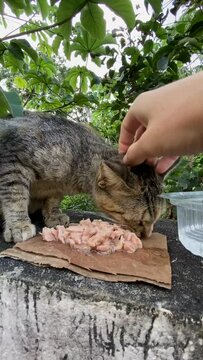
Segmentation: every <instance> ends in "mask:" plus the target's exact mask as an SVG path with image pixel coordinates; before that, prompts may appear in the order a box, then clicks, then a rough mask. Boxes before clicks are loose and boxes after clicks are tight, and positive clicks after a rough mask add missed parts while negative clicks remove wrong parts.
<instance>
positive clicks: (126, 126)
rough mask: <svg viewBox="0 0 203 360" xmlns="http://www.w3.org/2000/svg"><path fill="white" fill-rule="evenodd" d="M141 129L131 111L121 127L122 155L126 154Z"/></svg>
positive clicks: (120, 149)
mask: <svg viewBox="0 0 203 360" xmlns="http://www.w3.org/2000/svg"><path fill="white" fill-rule="evenodd" d="M139 127H140V122H139V121H137V120H136V118H135V116H134V115H133V113H132V110H131V109H130V110H129V111H128V113H127V115H126V117H125V118H124V120H123V122H122V125H121V130H120V138H119V152H120V153H126V151H127V149H128V148H129V146H130V145H131V144H132V143H133V141H134V136H135V134H136V131H137V130H138V128H139Z"/></svg>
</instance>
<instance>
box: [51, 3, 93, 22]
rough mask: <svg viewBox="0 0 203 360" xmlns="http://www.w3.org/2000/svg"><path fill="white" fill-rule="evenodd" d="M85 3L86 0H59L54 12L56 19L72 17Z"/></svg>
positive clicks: (61, 19)
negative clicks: (56, 9)
mask: <svg viewBox="0 0 203 360" xmlns="http://www.w3.org/2000/svg"><path fill="white" fill-rule="evenodd" d="M85 3H86V0H61V1H60V4H59V8H58V11H57V13H56V16H57V20H58V21H63V20H65V19H67V20H70V19H72V17H73V16H74V15H76V14H77V13H78V12H79V11H80V10H81V9H82V8H83V6H84V5H85Z"/></svg>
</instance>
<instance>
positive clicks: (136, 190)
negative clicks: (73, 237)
mask: <svg viewBox="0 0 203 360" xmlns="http://www.w3.org/2000/svg"><path fill="white" fill-rule="evenodd" d="M161 191H162V178H161V177H160V176H159V175H158V174H157V173H156V172H155V170H154V168H153V167H152V166H150V165H147V164H141V165H138V166H135V167H133V168H130V167H128V166H125V165H124V164H122V163H121V162H120V161H102V162H101V164H100V166H99V169H98V173H97V177H96V184H95V190H94V198H95V201H96V204H97V206H98V207H99V208H100V209H101V210H102V211H103V212H104V213H106V214H107V215H109V216H110V217H111V218H113V219H114V220H116V221H117V222H118V223H120V224H122V225H127V226H129V227H130V228H131V229H133V230H134V231H135V232H136V234H137V235H138V236H146V237H148V236H150V235H151V233H152V230H153V225H154V223H155V222H156V221H157V220H158V218H159V217H160V215H161V214H162V212H163V208H164V201H163V199H162V198H160V197H159V195H160V194H161Z"/></svg>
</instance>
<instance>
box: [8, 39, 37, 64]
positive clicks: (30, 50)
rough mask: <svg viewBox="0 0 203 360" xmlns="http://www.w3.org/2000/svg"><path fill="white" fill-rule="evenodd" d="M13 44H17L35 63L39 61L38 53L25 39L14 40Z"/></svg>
mask: <svg viewBox="0 0 203 360" xmlns="http://www.w3.org/2000/svg"><path fill="white" fill-rule="evenodd" d="M12 43H13V44H16V45H17V46H18V47H19V48H21V49H23V50H24V51H25V52H26V53H27V54H28V55H29V56H30V57H31V58H32V59H33V60H34V61H35V62H36V61H37V59H38V55H37V52H36V51H35V50H34V49H33V48H32V46H31V45H30V43H29V42H28V41H27V40H25V39H20V40H19V39H17V40H12Z"/></svg>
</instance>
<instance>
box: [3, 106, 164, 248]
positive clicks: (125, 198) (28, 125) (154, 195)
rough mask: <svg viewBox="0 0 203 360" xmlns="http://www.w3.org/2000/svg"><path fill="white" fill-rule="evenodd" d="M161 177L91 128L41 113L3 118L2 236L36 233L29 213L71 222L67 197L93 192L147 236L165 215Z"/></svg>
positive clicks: (107, 207) (107, 210)
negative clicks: (126, 158)
mask: <svg viewBox="0 0 203 360" xmlns="http://www.w3.org/2000/svg"><path fill="white" fill-rule="evenodd" d="M161 191H162V178H161V177H160V176H159V175H157V174H156V172H155V171H154V169H153V167H151V166H149V165H147V164H142V165H139V166H136V167H134V168H129V167H127V166H125V165H124V164H122V160H121V155H119V154H118V150H117V149H116V148H115V147H113V146H111V145H109V144H107V143H106V142H105V140H104V139H102V138H101V137H100V136H99V135H98V134H96V132H94V131H93V130H90V129H89V128H88V126H85V125H82V124H79V123H76V122H74V121H71V120H67V119H66V118H62V117H59V116H54V115H47V114H46V115H44V114H42V113H29V114H28V115H25V116H23V117H19V118H14V119H1V120H0V204H1V208H2V213H3V217H4V221H5V223H4V239H5V241H6V242H11V241H14V242H15V243H17V242H21V241H25V240H26V239H28V238H30V237H32V236H34V235H35V234H36V228H35V225H34V224H32V223H31V220H30V217H29V211H31V210H32V211H34V210H37V209H38V208H41V209H42V214H43V217H44V222H45V225H46V226H48V227H53V226H56V225H58V224H63V225H65V226H68V224H69V217H68V216H67V214H65V213H62V212H61V211H60V209H59V205H60V202H61V200H62V199H63V197H64V195H73V194H76V193H89V194H91V195H92V197H93V198H94V200H95V203H96V205H97V207H98V208H99V209H101V210H102V211H103V212H104V213H106V214H107V215H108V216H109V217H110V218H112V219H114V220H115V221H116V222H118V223H120V224H123V225H127V226H128V227H130V228H131V229H133V230H134V231H135V232H136V234H137V235H138V236H146V237H148V236H150V235H151V232H152V230H153V225H154V223H155V222H156V221H157V220H158V218H159V217H160V214H161V212H162V209H163V200H162V199H161V198H160V197H159V195H160V193H161Z"/></svg>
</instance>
